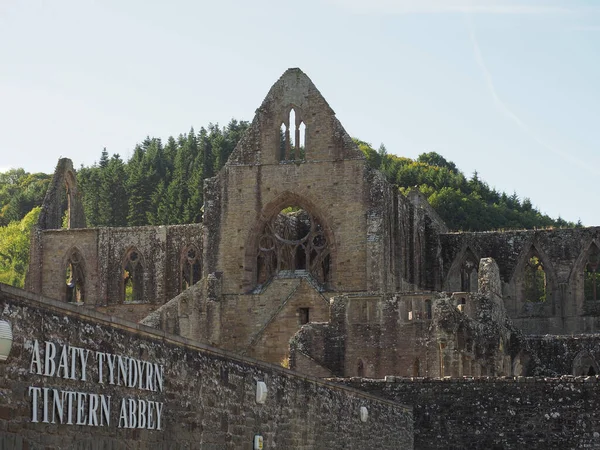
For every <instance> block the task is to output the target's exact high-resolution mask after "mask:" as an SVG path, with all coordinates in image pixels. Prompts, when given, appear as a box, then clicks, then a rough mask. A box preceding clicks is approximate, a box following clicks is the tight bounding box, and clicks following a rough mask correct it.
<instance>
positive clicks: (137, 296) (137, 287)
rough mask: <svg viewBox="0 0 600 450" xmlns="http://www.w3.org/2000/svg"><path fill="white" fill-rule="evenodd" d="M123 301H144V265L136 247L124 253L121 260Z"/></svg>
mask: <svg viewBox="0 0 600 450" xmlns="http://www.w3.org/2000/svg"><path fill="white" fill-rule="evenodd" d="M122 295H123V302H125V303H131V302H143V301H144V265H143V262H142V260H141V256H140V254H139V252H138V251H137V250H136V249H131V250H129V251H128V252H127V254H126V255H125V259H124V262H123V292H122Z"/></svg>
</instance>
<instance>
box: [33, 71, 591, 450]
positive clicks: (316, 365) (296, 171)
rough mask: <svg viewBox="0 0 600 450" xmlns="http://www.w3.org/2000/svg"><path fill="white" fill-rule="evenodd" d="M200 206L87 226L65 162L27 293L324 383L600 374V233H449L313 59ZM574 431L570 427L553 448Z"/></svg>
mask: <svg viewBox="0 0 600 450" xmlns="http://www.w3.org/2000/svg"><path fill="white" fill-rule="evenodd" d="M63 185H64V186H65V187H66V194H65V196H60V195H59V194H58V190H59V188H60V187H61V186H63ZM67 198H68V202H65V201H64V200H65V199H67ZM204 200H205V204H204V209H203V211H204V213H203V218H202V223H201V224H190V225H180V226H163V227H137V228H98V229H87V228H85V218H84V217H83V215H82V213H81V211H80V206H79V205H80V199H79V197H78V194H77V188H76V177H75V171H74V170H73V168H72V163H71V162H70V161H69V160H61V161H59V164H58V166H57V170H56V173H55V176H54V181H53V183H52V184H51V187H50V189H49V191H48V195H47V197H46V200H45V201H44V205H43V207H42V214H41V215H40V222H39V223H38V226H37V227H36V229H35V230H34V232H33V233H32V244H31V249H30V255H31V256H30V267H29V272H28V276H27V280H26V288H27V289H28V290H29V291H32V292H35V293H37V294H42V295H44V296H48V297H51V298H54V299H57V300H59V301H63V302H66V303H71V304H74V305H76V306H77V307H80V308H83V309H86V310H90V311H96V312H103V313H107V314H110V315H111V316H115V317H121V318H126V319H131V320H135V321H139V322H140V323H141V324H143V325H146V326H149V327H152V328H155V329H159V330H162V331H163V332H168V333H174V334H178V335H180V336H182V337H184V338H187V339H190V340H193V341H194V342H198V343H203V344H209V345H214V346H217V347H219V348H221V349H223V350H227V351H231V352H233V353H235V354H237V355H242V356H244V357H246V356H247V357H254V358H258V359H260V360H263V361H266V362H268V363H272V364H278V365H284V366H288V365H289V367H291V368H292V369H295V370H297V371H299V372H303V373H305V374H309V375H314V376H318V377H331V376H335V377H361V378H362V377H372V378H384V377H392V376H400V377H428V378H431V379H433V378H445V377H451V378H454V379H458V378H460V377H521V376H533V375H535V376H546V377H556V376H560V375H586V376H594V375H596V374H597V373H598V370H599V369H600V366H599V364H598V361H599V360H598V358H600V353H599V352H598V345H597V342H598V341H599V340H598V337H597V336H598V335H597V334H596V333H597V332H598V330H599V329H600V321H599V319H598V318H599V317H600V228H598V227H592V228H579V229H558V230H517V231H495V232H484V233H465V232H456V231H452V230H449V229H448V228H447V226H446V225H445V224H444V222H443V220H442V219H441V218H440V217H439V216H438V214H437V213H436V212H435V211H434V210H433V208H432V207H431V206H430V205H429V204H428V202H427V200H426V198H425V197H424V195H422V194H421V193H420V192H419V191H418V190H417V189H413V190H412V191H410V192H409V193H408V194H407V195H404V194H403V193H401V192H400V191H399V190H398V188H397V187H396V186H393V185H391V184H390V183H388V182H387V181H386V180H385V178H384V176H383V175H382V174H381V173H379V172H378V171H376V170H373V169H371V168H370V167H369V166H368V164H367V161H366V159H365V157H364V156H363V154H362V153H361V152H360V150H359V149H358V147H357V145H356V144H355V143H354V141H353V140H352V139H351V138H350V136H349V135H348V133H347V132H346V131H345V129H344V128H343V126H342V125H341V123H340V122H339V121H338V119H337V118H336V116H335V113H334V111H333V109H332V108H331V107H330V106H329V104H328V103H327V101H326V100H325V99H324V97H323V96H322V95H321V93H320V92H319V91H318V89H317V88H316V86H315V85H314V84H313V82H312V81H311V80H310V79H309V78H308V77H307V76H306V75H305V74H304V73H303V72H302V71H301V70H300V69H289V70H287V71H286V72H285V73H284V74H283V75H282V76H281V78H280V79H279V80H278V81H277V82H276V83H275V84H274V85H273V87H272V88H271V89H270V91H269V92H268V93H267V95H266V97H265V99H264V101H263V103H262V104H261V105H260V106H259V108H258V109H257V111H256V115H255V117H254V119H253V121H252V123H251V125H250V127H249V128H248V130H247V132H246V133H245V135H244V136H243V137H242V139H241V140H240V142H239V143H238V145H237V146H236V148H235V149H234V151H233V153H232V154H231V156H230V158H229V160H228V162H227V163H226V164H225V166H224V167H223V168H222V169H221V170H220V172H219V173H218V174H217V175H216V176H215V177H213V178H210V179H207V180H205V182H204ZM64 205H67V214H66V216H65V215H63V216H61V215H60V214H61V213H56V211H59V210H61V208H63V207H64ZM58 217H67V218H69V220H68V221H66V227H67V229H59V228H61V225H64V224H65V221H64V220H63V221H62V222H61V221H59V220H58V219H57V218H58ZM82 221H83V222H82ZM569 336H571V337H569ZM498 383H499V384H497V386H496V385H494V384H490V385H489V386H496V387H497V388H498V389H499V390H500V391H501V392H511V389H512V387H517V386H520V385H516V384H515V385H510V384H509V383H508V384H502V383H500V382H498ZM427 386H430V385H427ZM431 386H437V385H435V384H431ZM451 386H453V387H452V388H451V389H452V390H454V391H456V392H457V394H456V395H455V396H452V397H451V398H449V399H448V401H447V403H445V404H444V405H442V406H443V407H440V409H439V411H438V410H435V408H433V407H432V408H433V409H432V410H431V411H432V412H431V413H432V414H434V413H438V412H445V411H446V409H450V407H451V406H450V405H453V404H456V405H463V406H464V411H467V410H468V409H469V405H471V403H470V402H471V400H470V398H471V397H470V395H471V394H472V391H471V390H470V386H471V385H469V384H467V383H463V384H461V383H457V384H456V385H451ZM485 386H488V385H485ZM506 386H512V387H506ZM548 386H549V387H544V385H543V382H540V386H539V388H540V389H539V392H538V393H540V392H542V391H543V389H552V387H551V386H553V385H552V384H550V385H548ZM586 386H587V385H586ZM496 387H493V388H490V389H491V390H493V389H495V388H496ZM399 389H400V388H399ZM428 389H429V388H428ZM435 389H437V388H432V390H435ZM461 389H462V390H465V399H464V402H463V400H462V399H461V397H460V395H459V394H458V392H460V391H461ZM503 389H505V391H503ZM519 389H521V388H520V387H519ZM490 392H491V391H490ZM586 392H587V387H586ZM427 395H429V394H427ZM532 395H533V394H532ZM590 395H592V394H590ZM407 398H408V401H409V402H415V401H421V399H420V398H418V397H407ZM424 398H425V397H424ZM535 398H536V399H539V400H540V401H541V400H543V396H542V395H541V394H540V395H539V396H538V397H535ZM428 401H433V402H435V401H436V400H435V399H433V394H432V397H431V399H428ZM532 401H533V400H532ZM461 402H463V403H461ZM434 406H435V405H434ZM511 407H512V406H511ZM514 407H515V408H517V409H516V410H518V405H514ZM523 408H525V409H527V407H525V406H523ZM456 410H457V411H463V409H462V406H461V408H457V409H456ZM460 414H463V413H462V412H461V413H460ZM465 414H467V413H466V412H465ZM548 414H550V412H549V413H548ZM497 417H498V421H500V420H502V417H504V416H500V415H498V416H497ZM457 420H460V419H457ZM569 423H574V422H569ZM444 426H445V425H444ZM593 426H594V427H595V426H596V424H595V422H593ZM423 430H424V431H422V432H423V433H437V431H433V430H431V429H425V428H424V429H423ZM479 430H480V432H483V433H491V432H490V431H489V430H488V429H485V428H482V429H479ZM463 431H464V432H465V433H467V434H468V433H469V431H468V430H463ZM521 431H522V432H523V433H527V431H526V430H521ZM472 432H475V431H472ZM599 432H600V431H599ZM419 433H421V431H419ZM514 433H515V436H517V435H518V433H517V432H516V431H515V432H514ZM448 436H449V438H452V434H448ZM560 436H564V437H565V439H567V438H568V439H570V438H571V437H572V436H570V435H569V434H568V433H565V434H563V435H561V434H560V433H559V434H557V435H554V437H553V438H552V439H554V440H552V441H549V442H559V441H560ZM582 436H583V435H582ZM427 439H433V435H431V436H427ZM465 439H466V440H465V448H471V447H469V445H470V444H469V442H471V441H469V440H468V439H467V438H465ZM469 439H470V438H469ZM494 439H496V438H494ZM494 439H492V441H493V442H496V441H498V440H497V439H496V440H494ZM511 439H512V438H511ZM515 439H516V438H515ZM540 439H542V438H541V437H540ZM586 439H588V437H587V435H586V436H585V437H582V440H580V441H577V442H580V443H581V444H577V443H576V444H572V442H575V441H571V440H565V442H568V445H572V446H574V447H575V448H577V446H579V445H583V446H585V445H588V443H589V442H588V441H587V440H586ZM492 441H489V442H492ZM517 441H518V440H515V441H514V442H517ZM525 441H526V442H533V441H531V440H530V439H529V438H527V439H525ZM525 441H524V442H525ZM472 442H480V441H479V440H477V439H475V438H474V440H473V441H472ZM481 442H484V441H481ZM485 442H488V441H485ZM498 442H500V441H498ZM506 442H509V444H506V445H513V444H510V442H513V441H511V440H510V439H509V440H507V441H506ZM519 442H520V441H519ZM428 445H429V444H428ZM478 445H479V444H478ZM482 445H483V444H482ZM494 445H496V444H494ZM498 445H504V444H498ZM557 445H558V444H557ZM590 445H591V444H590ZM423 448H429V447H423ZM431 448H435V447H431ZM457 448H459V447H457ZM481 448H483V447H481ZM498 448H501V447H498ZM506 448H514V447H510V446H509V447H506ZM548 448H551V447H548ZM565 448H568V446H567V447H565Z"/></svg>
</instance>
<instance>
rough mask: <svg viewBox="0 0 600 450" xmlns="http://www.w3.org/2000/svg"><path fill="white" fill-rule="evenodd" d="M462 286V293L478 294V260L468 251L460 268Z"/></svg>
mask: <svg viewBox="0 0 600 450" xmlns="http://www.w3.org/2000/svg"><path fill="white" fill-rule="evenodd" d="M460 286H461V291H462V292H477V260H476V258H475V255H473V252H471V250H467V253H466V255H465V258H464V260H463V263H462V265H461V266H460Z"/></svg>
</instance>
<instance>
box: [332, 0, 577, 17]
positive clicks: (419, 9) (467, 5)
mask: <svg viewBox="0 0 600 450" xmlns="http://www.w3.org/2000/svg"><path fill="white" fill-rule="evenodd" d="M330 1H332V2H333V3H335V4H336V5H338V6H342V7H345V8H347V9H350V10H351V11H353V12H356V13H386V14H444V13H470V14H561V13H569V12H573V10H572V9H570V8H567V7H563V6H559V5H552V4H536V3H532V2H523V1H521V2H520V3H521V4H517V2H516V1H513V2H507V1H496V2H494V1H490V0H486V1H484V0H330ZM523 3H525V4H523Z"/></svg>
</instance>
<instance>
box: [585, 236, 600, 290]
mask: <svg viewBox="0 0 600 450" xmlns="http://www.w3.org/2000/svg"><path fill="white" fill-rule="evenodd" d="M599 271H600V250H599V249H598V247H597V246H596V244H592V245H591V247H590V250H589V251H588V257H587V262H586V265H585V270H584V273H583V290H584V295H585V299H586V300H588V301H596V300H600V274H599V273H598V272H599Z"/></svg>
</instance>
